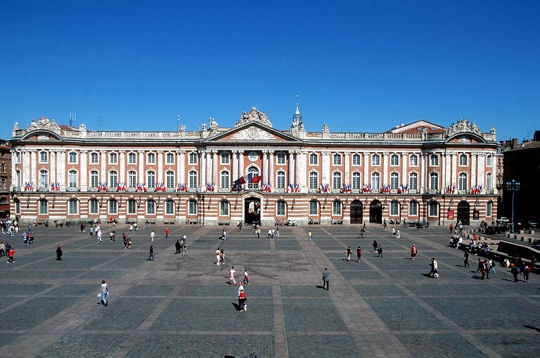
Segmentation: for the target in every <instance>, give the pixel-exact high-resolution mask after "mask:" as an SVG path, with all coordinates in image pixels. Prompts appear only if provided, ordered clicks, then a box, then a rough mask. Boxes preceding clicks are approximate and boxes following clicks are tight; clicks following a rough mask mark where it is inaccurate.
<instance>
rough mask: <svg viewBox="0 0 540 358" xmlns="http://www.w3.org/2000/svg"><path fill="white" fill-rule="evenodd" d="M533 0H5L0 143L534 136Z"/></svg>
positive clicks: (536, 52)
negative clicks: (264, 131)
mask: <svg viewBox="0 0 540 358" xmlns="http://www.w3.org/2000/svg"><path fill="white" fill-rule="evenodd" d="M539 19H540V1H525V0H517V1H460V0H454V1H442V0H441V1H433V0H426V1H398V0H396V1H380V0H379V1H353V0H351V1H314V0H311V1H290V0H289V1H256V0H245V1H235V0H228V1H224V0H221V1H159V0H158V1H92V2H90V1H72V0H70V1H67V0H66V1H55V0H51V1H3V2H1V3H0V54H1V60H0V63H1V64H2V66H0V75H1V81H0V121H1V123H2V124H3V125H2V131H0V137H1V138H10V137H11V129H12V128H13V123H15V122H18V123H19V125H20V126H21V127H25V126H26V125H28V124H30V122H31V120H32V119H33V118H35V119H37V118H39V117H42V116H45V117H47V118H55V119H56V121H57V122H58V123H61V124H68V123H69V116H70V113H76V121H74V122H73V124H74V125H77V126H78V125H79V124H81V123H85V124H86V125H87V127H88V129H91V130H164V131H168V130H175V129H176V128H177V123H178V121H177V116H178V115H180V123H182V124H184V125H185V126H186V129H187V130H197V129H198V128H200V126H201V123H203V122H208V118H209V117H213V118H215V120H216V121H217V122H218V123H219V125H220V126H222V127H232V126H233V125H234V124H235V123H236V122H237V120H238V118H239V117H240V114H241V112H242V111H248V110H249V109H250V108H251V107H252V106H256V107H257V108H258V109H259V110H261V111H263V112H265V113H266V114H267V115H268V117H269V119H270V121H271V122H272V124H273V126H274V128H277V129H288V128H289V127H290V124H291V119H292V116H293V114H294V111H295V108H296V96H297V95H298V96H299V102H300V111H301V113H302V116H303V121H304V125H305V127H306V129H307V130H308V131H320V130H321V127H322V125H323V124H325V123H327V124H328V125H329V127H330V130H331V131H359V132H381V131H386V130H388V129H390V128H391V127H393V126H395V125H398V124H402V123H410V122H414V121H416V120H419V119H425V120H427V121H430V122H433V123H436V124H440V125H443V126H449V125H450V124H451V123H452V122H455V121H457V120H459V119H461V118H467V119H469V120H470V121H472V122H475V123H476V124H477V125H478V126H479V127H480V129H481V130H482V131H489V129H490V128H491V127H492V126H495V128H496V129H497V137H498V139H500V140H504V139H509V138H514V137H515V138H518V139H520V140H522V139H527V138H532V135H533V133H534V131H535V130H537V129H538V130H540V87H539V84H540V20H539Z"/></svg>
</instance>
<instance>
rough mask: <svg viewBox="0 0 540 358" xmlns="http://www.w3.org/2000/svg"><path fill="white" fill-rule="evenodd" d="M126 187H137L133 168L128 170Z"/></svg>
mask: <svg viewBox="0 0 540 358" xmlns="http://www.w3.org/2000/svg"><path fill="white" fill-rule="evenodd" d="M127 187H128V188H129V189H135V188H136V187H137V173H136V172H135V171H134V170H130V171H129V172H128V182H127Z"/></svg>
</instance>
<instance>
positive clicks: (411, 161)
mask: <svg viewBox="0 0 540 358" xmlns="http://www.w3.org/2000/svg"><path fill="white" fill-rule="evenodd" d="M409 166H411V167H417V166H418V155H416V154H411V156H410V157H409Z"/></svg>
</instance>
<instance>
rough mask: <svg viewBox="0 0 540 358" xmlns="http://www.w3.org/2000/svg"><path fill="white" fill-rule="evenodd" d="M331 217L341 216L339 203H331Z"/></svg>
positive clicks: (335, 201) (337, 201) (336, 201)
mask: <svg viewBox="0 0 540 358" xmlns="http://www.w3.org/2000/svg"><path fill="white" fill-rule="evenodd" d="M332 215H341V201H339V200H334V201H333V202H332Z"/></svg>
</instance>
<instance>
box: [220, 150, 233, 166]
mask: <svg viewBox="0 0 540 358" xmlns="http://www.w3.org/2000/svg"><path fill="white" fill-rule="evenodd" d="M220 157H221V164H229V163H230V162H231V153H229V152H221V155H220Z"/></svg>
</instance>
